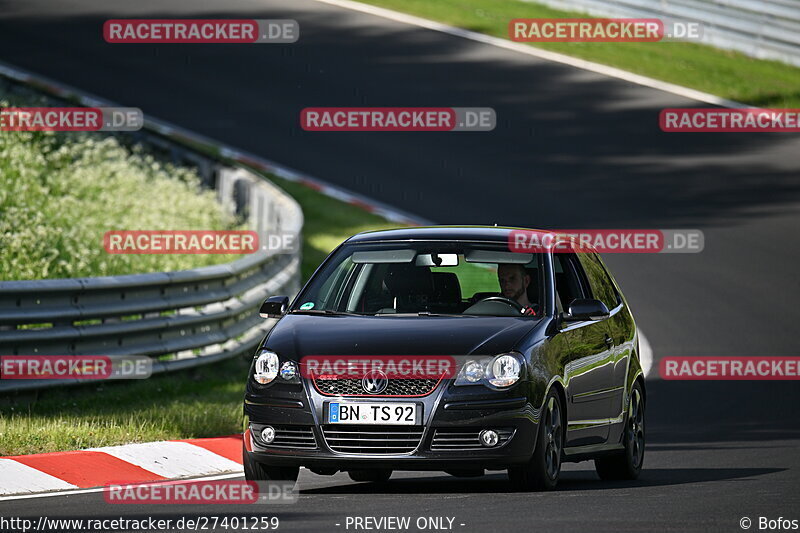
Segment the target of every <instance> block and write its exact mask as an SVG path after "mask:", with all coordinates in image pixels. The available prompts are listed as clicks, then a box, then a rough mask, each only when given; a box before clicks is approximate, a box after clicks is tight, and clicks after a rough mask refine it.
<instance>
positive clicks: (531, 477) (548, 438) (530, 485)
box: [508, 389, 564, 490]
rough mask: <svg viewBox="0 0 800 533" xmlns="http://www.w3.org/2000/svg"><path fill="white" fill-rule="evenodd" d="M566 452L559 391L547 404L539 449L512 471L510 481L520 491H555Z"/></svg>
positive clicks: (545, 404) (551, 393)
mask: <svg viewBox="0 0 800 533" xmlns="http://www.w3.org/2000/svg"><path fill="white" fill-rule="evenodd" d="M563 450H564V409H563V408H562V405H561V399H560V397H559V395H558V393H557V392H556V391H555V390H552V389H551V390H550V392H549V393H548V394H547V398H546V399H545V402H544V409H543V410H542V419H541V420H540V422H539V435H538V437H537V438H536V449H535V450H534V451H533V456H532V457H531V459H530V461H528V462H527V463H525V464H524V465H520V466H515V467H512V468H509V469H508V477H509V479H510V480H511V482H512V484H513V485H514V486H515V488H517V489H518V490H552V489H554V488H555V486H556V485H557V484H558V476H559V473H560V472H561V453H562V451H563Z"/></svg>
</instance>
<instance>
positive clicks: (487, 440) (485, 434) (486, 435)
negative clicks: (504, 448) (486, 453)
mask: <svg viewBox="0 0 800 533" xmlns="http://www.w3.org/2000/svg"><path fill="white" fill-rule="evenodd" d="M480 439H481V444H482V445H483V446H486V447H487V448H491V447H492V446H497V443H498V442H499V441H500V437H498V436H497V432H496V431H495V430H493V429H484V430H483V431H481V434H480Z"/></svg>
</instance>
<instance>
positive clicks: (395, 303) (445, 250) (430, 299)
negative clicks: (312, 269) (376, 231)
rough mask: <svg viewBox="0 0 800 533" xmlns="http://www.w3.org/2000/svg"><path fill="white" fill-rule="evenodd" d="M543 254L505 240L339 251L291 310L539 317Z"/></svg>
mask: <svg viewBox="0 0 800 533" xmlns="http://www.w3.org/2000/svg"><path fill="white" fill-rule="evenodd" d="M541 261H542V258H541V254H533V253H528V254H526V253H516V252H510V251H509V250H508V246H507V245H506V244H505V243H442V242H427V243H426V242H414V243H406V242H403V243H400V244H398V243H380V244H374V243H372V244H352V245H345V246H343V247H342V248H340V249H339V250H338V251H337V252H336V254H335V255H334V256H333V257H331V259H330V260H329V261H327V262H326V263H325V266H324V267H323V268H322V270H320V271H319V272H317V274H316V275H315V276H314V278H313V279H312V280H311V281H310V283H309V284H308V286H307V287H306V289H305V290H304V291H303V292H302V293H301V294H300V296H299V297H298V298H297V299H296V300H295V303H294V305H293V307H292V310H291V311H292V312H296V313H319V314H334V313H336V314H339V313H348V314H360V315H387V316H389V315H409V314H414V315H423V316H425V315H459V316H517V317H518V316H533V317H535V316H538V315H540V302H542V301H543V299H544V298H543V294H542V293H541V290H542V287H543V283H542V282H541V280H540V276H541V272H542V268H541Z"/></svg>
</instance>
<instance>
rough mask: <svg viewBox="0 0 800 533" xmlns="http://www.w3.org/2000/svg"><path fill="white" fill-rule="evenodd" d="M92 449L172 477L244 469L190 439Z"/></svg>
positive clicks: (166, 476) (163, 475) (160, 474)
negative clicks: (189, 440)
mask: <svg viewBox="0 0 800 533" xmlns="http://www.w3.org/2000/svg"><path fill="white" fill-rule="evenodd" d="M91 451H97V452H105V453H107V454H109V455H113V456H114V457H116V458H118V459H121V460H123V461H126V462H128V463H131V464H134V465H136V466H139V467H141V468H144V469H145V470H148V471H150V472H152V473H154V474H158V475H159V476H162V477H165V478H169V479H175V478H185V477H193V476H202V475H209V474H222V473H227V472H241V471H242V465H240V464H239V463H236V462H234V461H231V460H230V459H227V458H225V457H222V456H221V455H217V454H216V453H214V452H210V451H208V450H206V449H204V448H201V447H200V446H195V445H193V444H189V443H188V442H166V441H162V442H144V443H139V444H125V445H123V446H108V447H104V448H91Z"/></svg>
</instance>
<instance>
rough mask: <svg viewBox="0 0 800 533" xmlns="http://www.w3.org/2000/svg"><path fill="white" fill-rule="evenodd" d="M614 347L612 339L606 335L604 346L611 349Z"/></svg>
mask: <svg viewBox="0 0 800 533" xmlns="http://www.w3.org/2000/svg"><path fill="white" fill-rule="evenodd" d="M613 345H614V339H612V338H611V335H608V334H606V346H608V347H609V348H611V347H612V346H613Z"/></svg>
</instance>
